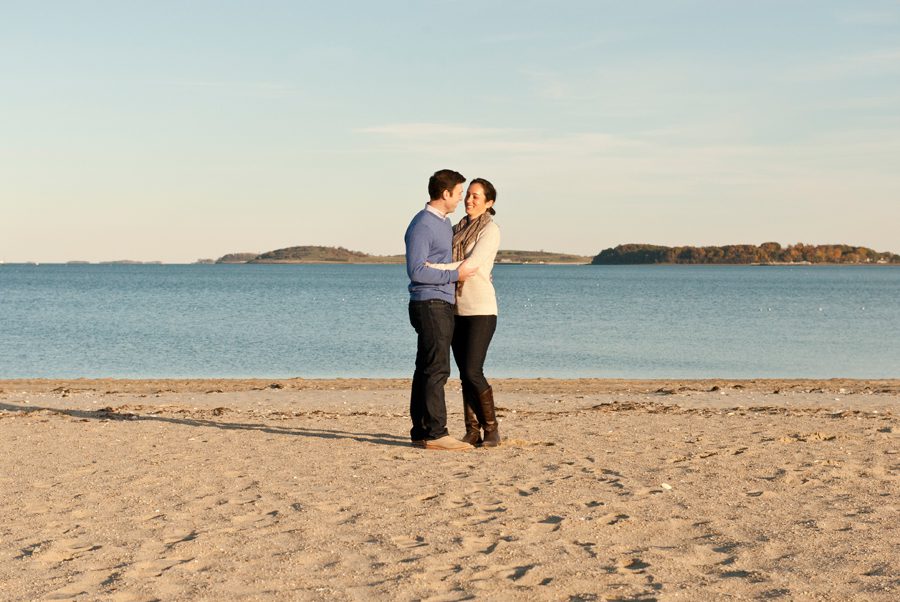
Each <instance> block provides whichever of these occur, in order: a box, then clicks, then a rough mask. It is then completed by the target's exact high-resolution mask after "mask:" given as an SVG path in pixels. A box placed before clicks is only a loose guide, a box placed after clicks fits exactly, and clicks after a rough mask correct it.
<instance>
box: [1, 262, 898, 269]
mask: <svg viewBox="0 0 900 602" xmlns="http://www.w3.org/2000/svg"><path fill="white" fill-rule="evenodd" d="M173 265H183V266H187V265H192V266H197V265H209V266H216V265H403V263H402V262H396V261H255V262H252V263H251V262H221V263H209V262H197V261H193V262H172V263H168V262H164V261H127V262H125V261H96V262H92V261H62V262H54V261H47V262H36V261H21V262H2V261H0V268H2V267H4V266H8V267H25V266H31V267H36V266H67V267H84V266H93V267H96V266H104V267H121V266H173ZM494 265H495V267H496V266H503V265H530V266H586V267H604V268H609V267H613V268H615V267H660V266H679V267H721V266H735V267H758V268H766V267H789V268H790V267H828V266H844V267H879V268H882V267H888V268H889V267H894V268H896V267H900V264H898V263H826V262H818V263H608V264H594V263H590V262H588V263H576V262H561V261H498V262H497V263H495V264H494Z"/></svg>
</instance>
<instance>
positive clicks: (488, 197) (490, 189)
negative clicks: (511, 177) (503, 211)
mask: <svg viewBox="0 0 900 602" xmlns="http://www.w3.org/2000/svg"><path fill="white" fill-rule="evenodd" d="M472 184H481V187H482V188H484V200H485V202H487V201H494V204H496V203H497V189H496V188H494V185H493V184H491V183H490V182H488V181H487V180H485V179H484V178H475V179H474V180H472V181H471V182H469V186H472ZM488 211H489V212H490V214H491V215H497V212H496V211H494V208H493V207H488Z"/></svg>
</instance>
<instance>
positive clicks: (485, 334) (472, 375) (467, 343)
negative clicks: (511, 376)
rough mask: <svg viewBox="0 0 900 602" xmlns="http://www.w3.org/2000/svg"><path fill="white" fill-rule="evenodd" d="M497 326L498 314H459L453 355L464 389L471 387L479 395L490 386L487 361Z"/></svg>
mask: <svg viewBox="0 0 900 602" xmlns="http://www.w3.org/2000/svg"><path fill="white" fill-rule="evenodd" d="M496 329H497V316H456V323H455V325H454V328H453V343H452V347H453V357H454V359H455V360H456V366H457V367H458V368H459V378H460V379H461V380H462V386H463V389H468V390H469V391H471V392H472V393H473V394H474V395H475V396H478V395H480V394H481V393H483V392H484V391H485V390H487V388H488V387H490V385H489V384H488V381H487V379H486V378H485V377H484V360H485V358H486V357H487V351H488V346H490V344H491V339H492V338H493V336H494V331H495V330H496ZM476 398H477V397H476Z"/></svg>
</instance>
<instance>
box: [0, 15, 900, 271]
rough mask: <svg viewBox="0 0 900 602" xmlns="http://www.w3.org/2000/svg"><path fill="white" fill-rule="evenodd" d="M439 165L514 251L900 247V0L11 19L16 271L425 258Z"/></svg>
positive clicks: (5, 224)
mask: <svg viewBox="0 0 900 602" xmlns="http://www.w3.org/2000/svg"><path fill="white" fill-rule="evenodd" d="M442 168H451V169H456V170H458V171H460V172H462V173H463V174H464V175H465V176H466V177H468V178H469V179H472V178H475V177H483V178H487V179H489V180H491V181H492V182H493V183H494V185H495V186H496V188H497V191H498V197H497V203H496V207H495V208H496V210H497V216H496V218H495V219H496V221H497V223H498V224H499V225H500V228H501V232H502V237H503V241H502V244H501V248H504V249H525V250H541V249H542V250H546V251H557V252H570V253H578V254H585V255H593V254H596V253H599V252H600V251H601V250H602V249H604V248H607V247H612V246H615V245H617V244H623V243H629V242H635V243H653V244H664V245H722V244H737V243H742V244H743V243H749V244H759V243H763V242H767V241H775V242H780V243H782V244H792V243H796V242H804V243H807V244H829V243H846V244H853V245H863V246H868V247H872V248H875V249H876V250H879V251H893V252H900V0H854V1H831V0H754V1H753V2H748V1H746V0H734V1H733V0H657V1H651V0H635V1H633V2H621V1H619V0H612V1H604V0H584V1H582V0H572V1H566V0H552V1H544V0H518V1H517V2H512V1H497V0H471V1H470V0H418V1H415V0H406V1H396V0H379V1H378V2H362V1H358V2H350V1H341V0H332V1H330V2H321V1H315V2H312V1H310V2H307V1H303V0H295V1H290V2H287V1H284V2H275V1H266V0H254V1H253V2H249V1H247V2H242V1H229V0H216V1H201V0H195V1H190V0H184V1H180V2H171V1H165V0H153V1H146V2H143V1H137V0H135V1H112V0H109V1H99V0H95V1H91V2H87V1H80V0H67V1H60V2H51V1H40V2H21V1H16V2H10V1H6V0H0V261H5V262H7V263H10V262H20V261H37V262H57V261H69V260H84V261H106V260H120V259H132V260H141V261H164V262H173V263H187V262H193V261H196V260H197V259H199V258H216V257H219V256H221V255H224V254H226V253H230V252H243V251H252V252H265V251H269V250H273V249H278V248H283V247H289V246H296V245H330V246H344V247H347V248H350V249H354V250H359V251H365V252H368V253H375V254H394V253H402V252H403V234H404V231H405V229H406V226H407V224H408V223H409V220H410V219H411V218H412V216H413V214H414V213H415V212H416V211H418V210H420V209H421V208H422V207H423V206H424V203H425V202H426V201H427V200H428V199H427V191H426V186H427V181H428V177H429V176H430V175H431V173H433V172H434V171H435V170H437V169H442ZM462 215H463V213H462V207H460V209H459V210H458V212H457V214H456V215H455V216H454V217H455V219H458V218H459V217H461V216H462Z"/></svg>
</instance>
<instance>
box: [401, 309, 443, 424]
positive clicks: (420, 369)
mask: <svg viewBox="0 0 900 602" xmlns="http://www.w3.org/2000/svg"><path fill="white" fill-rule="evenodd" d="M409 322H410V324H412V327H413V328H415V329H416V333H417V334H418V335H419V341H418V347H417V350H416V371H415V372H414V373H413V382H412V391H411V392H410V396H409V416H410V418H412V429H410V431H409V435H410V437H411V438H412V440H413V441H421V440H423V439H440V438H441V437H443V436H445V435H447V434H449V433H448V432H447V405H446V403H445V401H444V385H445V384H446V383H447V379H448V378H449V377H450V342H451V341H452V340H453V305H451V304H450V303H447V302H446V301H441V300H439V299H431V300H428V301H410V302H409Z"/></svg>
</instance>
